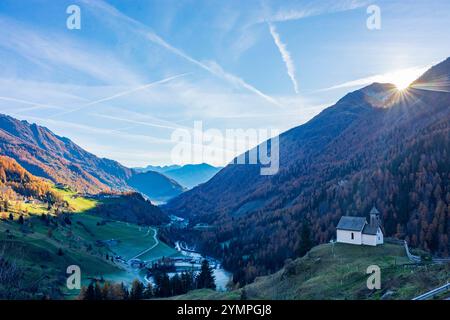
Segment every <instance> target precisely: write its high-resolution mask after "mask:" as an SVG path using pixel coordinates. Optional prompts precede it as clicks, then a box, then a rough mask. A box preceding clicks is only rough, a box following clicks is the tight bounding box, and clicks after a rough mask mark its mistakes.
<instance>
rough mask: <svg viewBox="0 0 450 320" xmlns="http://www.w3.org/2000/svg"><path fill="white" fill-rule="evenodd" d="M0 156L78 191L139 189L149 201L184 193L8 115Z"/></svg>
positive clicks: (1, 127)
mask: <svg viewBox="0 0 450 320" xmlns="http://www.w3.org/2000/svg"><path fill="white" fill-rule="evenodd" d="M0 154H1V155H5V156H8V157H10V158H13V159H15V160H16V161H17V162H18V163H19V164H20V165H21V166H22V167H23V168H24V169H25V170H27V171H29V172H30V173H31V174H33V175H35V176H38V177H43V178H46V179H49V180H51V181H53V182H54V183H60V184H65V185H68V186H70V187H72V188H74V189H77V190H78V191H79V192H87V193H98V192H102V191H111V190H121V191H125V190H132V189H136V190H137V191H140V192H142V193H143V194H145V195H146V196H147V197H149V198H150V199H156V200H159V199H161V198H163V199H167V198H170V197H172V196H175V195H178V194H179V193H181V192H182V191H183V188H182V187H181V186H180V185H179V184H178V183H176V182H175V181H173V180H172V179H169V178H167V177H166V176H164V175H162V174H159V173H154V174H148V173H140V172H137V171H135V170H133V169H130V168H127V167H125V166H122V165H121V164H120V163H118V162H116V161H113V160H109V159H104V158H98V157H97V156H95V155H93V154H92V153H89V152H87V151H86V150H84V149H82V148H81V147H79V146H78V145H77V144H75V143H74V142H72V141H71V140H70V139H68V138H65V137H60V136H58V135H56V134H54V133H53V132H51V131H50V130H49V129H47V128H45V127H42V126H38V125H36V124H30V123H28V122H27V121H19V120H17V119H14V118H12V117H10V116H7V115H0ZM166 192H167V193H166Z"/></svg>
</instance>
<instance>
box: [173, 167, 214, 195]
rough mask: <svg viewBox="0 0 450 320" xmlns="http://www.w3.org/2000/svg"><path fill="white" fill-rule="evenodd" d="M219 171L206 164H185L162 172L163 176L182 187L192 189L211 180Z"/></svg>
mask: <svg viewBox="0 0 450 320" xmlns="http://www.w3.org/2000/svg"><path fill="white" fill-rule="evenodd" d="M220 169H221V168H217V167H214V166H211V165H209V164H207V163H201V164H187V165H184V166H182V167H180V168H175V169H170V170H167V171H164V175H165V176H167V177H169V178H171V179H173V180H175V181H177V182H178V183H180V184H181V185H182V186H185V187H187V188H189V189H192V188H194V187H196V186H198V185H199V184H202V183H204V182H206V181H208V180H209V179H211V178H212V177H213V176H214V175H215V174H216V173H217V172H219V171H220Z"/></svg>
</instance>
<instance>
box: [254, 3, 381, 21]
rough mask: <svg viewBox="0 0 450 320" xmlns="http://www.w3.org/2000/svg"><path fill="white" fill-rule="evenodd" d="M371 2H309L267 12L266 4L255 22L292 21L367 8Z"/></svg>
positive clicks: (284, 6)
mask: <svg viewBox="0 0 450 320" xmlns="http://www.w3.org/2000/svg"><path fill="white" fill-rule="evenodd" d="M371 2H372V1H369V0H341V1H335V0H324V1H320V2H319V1H311V2H309V3H308V2H306V3H304V4H303V5H298V3H295V6H294V7H289V6H287V5H283V6H282V7H280V8H277V9H271V10H267V3H266V10H265V11H264V12H265V14H264V16H262V17H260V18H259V19H258V20H257V23H263V22H284V21H293V20H300V19H304V18H308V17H313V16H319V15H322V14H327V13H334V12H344V11H349V10H354V9H358V8H361V7H364V6H367V5H368V4H370V3H371ZM283 4H284V3H283Z"/></svg>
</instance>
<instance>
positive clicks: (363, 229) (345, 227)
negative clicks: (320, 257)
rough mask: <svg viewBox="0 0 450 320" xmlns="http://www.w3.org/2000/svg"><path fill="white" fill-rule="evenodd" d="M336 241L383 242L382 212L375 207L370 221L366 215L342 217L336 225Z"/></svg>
mask: <svg viewBox="0 0 450 320" xmlns="http://www.w3.org/2000/svg"><path fill="white" fill-rule="evenodd" d="M336 242H341V243H350V244H356V245H368V246H377V245H379V244H383V242H384V236H383V231H382V230H381V219H380V212H379V211H378V210H377V209H376V208H375V207H373V208H372V210H371V211H370V221H369V223H367V220H366V218H365V217H350V216H343V217H341V220H339V223H338V225H337V227H336Z"/></svg>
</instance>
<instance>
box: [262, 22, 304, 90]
mask: <svg viewBox="0 0 450 320" xmlns="http://www.w3.org/2000/svg"><path fill="white" fill-rule="evenodd" d="M268 24H269V31H270V34H271V35H272V38H273V41H274V42H275V45H276V46H277V48H278V51H280V54H281V59H283V62H284V64H285V65H286V69H287V73H288V76H289V78H290V79H291V81H292V84H293V85H294V91H295V93H297V94H298V82H297V79H296V78H295V65H294V61H292V58H291V54H290V52H289V51H288V49H287V48H286V44H284V43H283V42H282V41H281V38H280V35H279V34H278V32H277V29H276V28H275V25H274V24H273V23H270V22H269V23H268Z"/></svg>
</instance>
